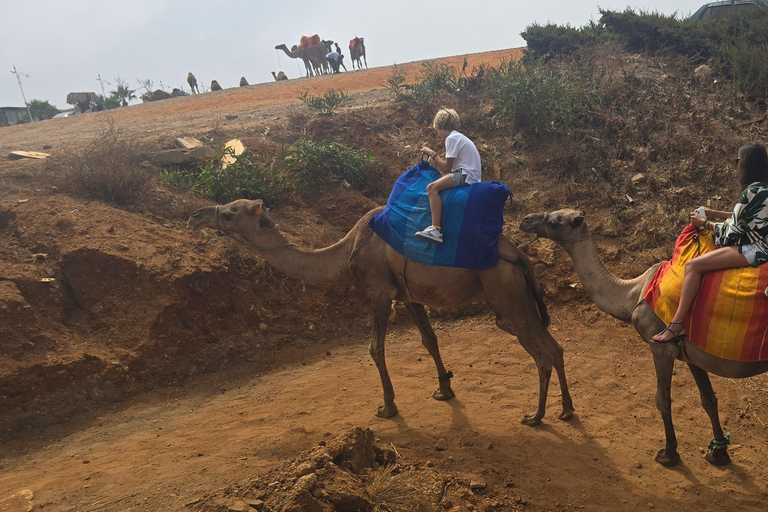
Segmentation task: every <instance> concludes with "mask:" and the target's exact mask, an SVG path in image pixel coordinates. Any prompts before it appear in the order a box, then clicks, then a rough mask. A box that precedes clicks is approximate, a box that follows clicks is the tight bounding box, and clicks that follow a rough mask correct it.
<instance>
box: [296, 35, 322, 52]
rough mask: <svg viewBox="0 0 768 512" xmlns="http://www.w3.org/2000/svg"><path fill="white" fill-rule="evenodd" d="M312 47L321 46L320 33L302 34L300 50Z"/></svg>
mask: <svg viewBox="0 0 768 512" xmlns="http://www.w3.org/2000/svg"><path fill="white" fill-rule="evenodd" d="M310 48H320V36H319V35H317V34H315V35H312V36H301V39H300V40H299V50H304V51H307V50H309V49H310Z"/></svg>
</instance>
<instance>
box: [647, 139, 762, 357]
mask: <svg viewBox="0 0 768 512" xmlns="http://www.w3.org/2000/svg"><path fill="white" fill-rule="evenodd" d="M736 166H737V168H736V176H737V177H738V178H739V184H740V186H741V188H743V189H744V191H743V192H742V193H741V197H739V199H738V201H736V206H734V208H733V212H723V211H717V210H711V209H709V208H704V215H705V216H704V217H702V216H701V215H699V214H698V213H697V212H691V213H690V218H691V224H693V225H694V226H696V227H697V228H705V229H709V230H710V231H711V232H712V236H713V238H714V241H715V245H716V246H717V249H715V250H713V251H710V252H707V253H704V254H702V255H701V256H697V257H696V258H693V259H691V260H690V261H688V263H686V264H685V274H684V277H683V287H682V290H681V293H680V302H679V303H678V306H677V311H676V312H675V315H674V316H673V317H672V320H671V321H670V322H669V325H668V326H667V327H665V328H664V330H663V331H661V332H660V333H659V334H657V335H655V336H653V337H652V338H651V340H650V341H651V343H666V342H668V341H672V340H679V339H681V338H684V337H685V324H684V323H683V320H684V318H685V315H686V313H687V312H688V309H689V308H690V306H691V303H692V302H693V298H694V297H695V296H696V293H697V292H698V291H699V287H700V286H701V278H702V275H703V274H704V273H705V272H712V271H714V270H723V269H727V268H738V267H746V266H748V265H749V266H751V267H757V266H758V265H761V264H763V263H765V262H766V261H768V153H766V150H765V147H764V146H763V145H762V144H758V143H757V142H748V143H746V144H744V145H743V146H741V148H739V153H738V156H737V157H736ZM710 218H712V219H720V220H722V222H713V221H711V220H709V219H710Z"/></svg>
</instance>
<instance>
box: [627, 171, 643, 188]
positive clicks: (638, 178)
mask: <svg viewBox="0 0 768 512" xmlns="http://www.w3.org/2000/svg"><path fill="white" fill-rule="evenodd" d="M629 181H630V182H631V183H632V184H633V185H637V184H639V183H643V182H644V181H645V174H643V173H641V172H639V173H637V174H635V175H634V176H632V178H631V179H630V180H629Z"/></svg>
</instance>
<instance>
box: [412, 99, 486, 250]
mask: <svg viewBox="0 0 768 512" xmlns="http://www.w3.org/2000/svg"><path fill="white" fill-rule="evenodd" d="M432 127H433V128H434V129H435V130H437V135H438V136H439V137H440V138H441V139H443V140H444V141H445V158H440V156H439V155H438V154H437V151H435V150H433V149H431V148H429V147H427V146H424V147H423V148H421V152H422V153H424V154H425V155H427V156H428V157H429V160H430V161H431V162H432V165H433V166H434V167H435V168H436V169H437V170H438V171H440V172H441V173H442V174H443V176H442V177H441V178H438V179H437V180H436V181H433V182H432V183H430V184H429V185H427V196H428V197H429V208H430V210H431V211H432V225H431V226H429V227H427V228H425V229H424V230H422V231H417V232H416V236H417V237H418V238H420V239H422V240H428V241H430V242H434V243H436V244H442V243H443V232H442V230H441V229H440V224H441V219H442V216H443V201H442V200H441V199H440V192H442V191H443V190H447V189H449V188H453V187H466V186H469V185H472V184H473V183H480V181H482V180H481V176H480V174H481V170H482V164H481V161H480V153H479V152H478V151H477V148H476V147H475V144H474V143H473V142H472V141H471V140H469V138H468V137H467V136H466V135H464V134H462V133H459V131H458V130H459V128H461V120H460V119H459V114H457V113H456V111H455V110H453V109H450V108H441V109H440V110H439V111H438V112H437V114H435V119H434V121H432Z"/></svg>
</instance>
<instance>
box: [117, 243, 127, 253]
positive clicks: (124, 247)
mask: <svg viewBox="0 0 768 512" xmlns="http://www.w3.org/2000/svg"><path fill="white" fill-rule="evenodd" d="M116 247H117V250H118V251H123V252H125V251H127V250H128V246H127V245H123V244H117V246H116Z"/></svg>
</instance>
